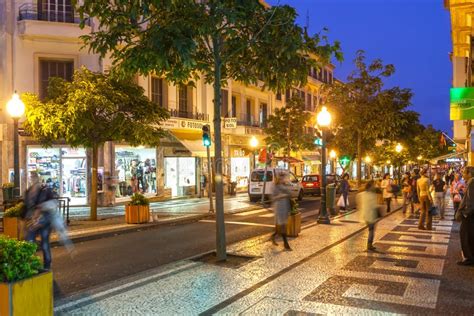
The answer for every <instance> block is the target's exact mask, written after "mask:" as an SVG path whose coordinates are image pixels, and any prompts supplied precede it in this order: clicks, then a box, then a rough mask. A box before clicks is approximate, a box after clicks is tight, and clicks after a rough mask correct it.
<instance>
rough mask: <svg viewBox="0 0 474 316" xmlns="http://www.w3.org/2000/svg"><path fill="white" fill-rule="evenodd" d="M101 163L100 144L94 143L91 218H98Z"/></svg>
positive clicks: (94, 219) (92, 219) (93, 219)
mask: <svg viewBox="0 0 474 316" xmlns="http://www.w3.org/2000/svg"><path fill="white" fill-rule="evenodd" d="M98 164H99V145H97V144H94V146H93V147H92V173H91V177H92V179H91V191H90V201H91V214H90V220H91V221H96V220H97V168H98Z"/></svg>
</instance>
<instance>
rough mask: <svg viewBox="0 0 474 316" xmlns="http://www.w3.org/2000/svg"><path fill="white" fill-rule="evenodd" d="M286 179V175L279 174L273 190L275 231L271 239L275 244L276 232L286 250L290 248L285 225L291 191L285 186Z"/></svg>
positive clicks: (289, 207) (288, 213) (288, 212)
mask: <svg viewBox="0 0 474 316" xmlns="http://www.w3.org/2000/svg"><path fill="white" fill-rule="evenodd" d="M287 183H288V179H287V176H286V175H279V176H278V177H277V183H276V185H275V189H274V191H273V198H272V200H273V211H274V212H275V232H274V233H273V235H272V237H271V240H272V242H273V244H274V245H275V246H276V245H278V243H277V242H276V237H277V235H278V234H280V235H281V237H282V239H283V243H284V246H285V249H286V250H291V247H290V244H289V243H288V239H287V237H286V225H287V224H288V217H289V216H290V210H291V201H290V199H291V192H290V189H289V188H288V186H287Z"/></svg>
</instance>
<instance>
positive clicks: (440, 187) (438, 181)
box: [432, 173, 447, 219]
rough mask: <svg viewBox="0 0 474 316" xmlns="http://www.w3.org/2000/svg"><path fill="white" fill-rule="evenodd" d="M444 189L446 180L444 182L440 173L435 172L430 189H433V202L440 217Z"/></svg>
mask: <svg viewBox="0 0 474 316" xmlns="http://www.w3.org/2000/svg"><path fill="white" fill-rule="evenodd" d="M446 189H447V185H446V182H444V181H443V179H442V178H441V175H440V174H439V173H437V174H436V175H435V179H434V180H433V185H432V190H433V191H434V204H435V206H436V207H437V208H438V211H439V218H440V219H444V209H445V196H446Z"/></svg>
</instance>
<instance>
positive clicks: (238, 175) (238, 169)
mask: <svg viewBox="0 0 474 316" xmlns="http://www.w3.org/2000/svg"><path fill="white" fill-rule="evenodd" d="M230 164H231V172H230V177H231V181H232V182H237V187H238V188H241V187H246V186H247V185H248V180H249V174H250V159H249V158H247V157H238V158H237V157H234V158H231V160H230Z"/></svg>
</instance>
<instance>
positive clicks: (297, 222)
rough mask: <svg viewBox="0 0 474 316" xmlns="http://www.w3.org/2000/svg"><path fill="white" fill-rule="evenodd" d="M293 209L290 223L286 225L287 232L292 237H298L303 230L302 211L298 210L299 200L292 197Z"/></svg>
mask: <svg viewBox="0 0 474 316" xmlns="http://www.w3.org/2000/svg"><path fill="white" fill-rule="evenodd" d="M290 205H291V211H290V217H289V218H288V225H287V226H286V234H287V235H288V236H290V237H298V234H299V233H300V232H301V213H300V211H299V210H298V202H296V200H295V199H290Z"/></svg>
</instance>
